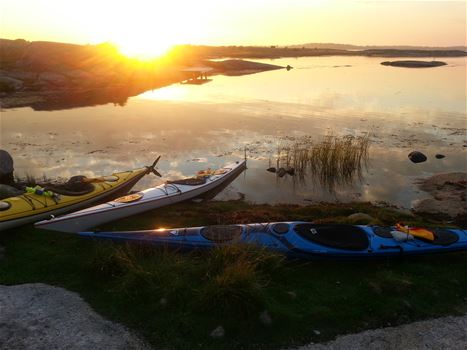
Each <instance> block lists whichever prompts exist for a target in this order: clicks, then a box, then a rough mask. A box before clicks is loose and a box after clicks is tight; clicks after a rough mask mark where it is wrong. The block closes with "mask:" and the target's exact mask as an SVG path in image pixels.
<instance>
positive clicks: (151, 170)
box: [146, 156, 162, 177]
mask: <svg viewBox="0 0 467 350" xmlns="http://www.w3.org/2000/svg"><path fill="white" fill-rule="evenodd" d="M159 159H161V156H159V157H157V158H156V160H155V161H154V163H152V165H151V166H146V168H147V169H148V170H147V173H148V174H149V173H153V174H154V175H156V176H159V177H162V175H161V174H160V173H159V172H158V171H157V170H156V164H157V162H158V161H159Z"/></svg>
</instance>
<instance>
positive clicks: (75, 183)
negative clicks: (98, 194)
mask: <svg viewBox="0 0 467 350" xmlns="http://www.w3.org/2000/svg"><path fill="white" fill-rule="evenodd" d="M84 179H86V176H83V175H77V176H72V177H70V179H69V180H68V181H67V182H66V183H64V184H44V185H42V186H43V187H44V188H45V189H46V190H47V191H52V192H54V193H57V194H61V195H64V196H82V195H85V194H88V193H90V192H92V191H94V186H93V185H92V184H91V183H89V182H86V181H84Z"/></svg>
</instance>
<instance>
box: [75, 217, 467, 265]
mask: <svg viewBox="0 0 467 350" xmlns="http://www.w3.org/2000/svg"><path fill="white" fill-rule="evenodd" d="M391 231H394V227H377V226H363V225H355V226H354V225H315V224H312V223H307V222H277V223H262V224H248V225H227V226H204V227H193V228H175V229H158V230H147V231H120V232H119V231H114V232H80V233H79V235H81V236H84V237H88V238H99V239H110V240H114V241H133V242H140V243H149V244H154V245H162V246H170V247H175V248H180V249H197V248H213V247H216V246H222V245H228V244H236V243H248V244H255V245H258V246H261V247H265V248H268V249H271V250H274V251H277V252H280V253H284V254H286V255H289V256H291V257H296V258H305V259H313V258H318V257H321V258H323V257H324V258H326V257H328V258H352V259H353V258H357V259H368V258H372V257H386V256H407V255H418V254H430V253H441V252H450V251H461V250H467V231H466V230H460V229H444V228H443V229H432V232H434V234H435V236H438V237H440V239H439V240H436V239H435V240H434V241H427V240H423V239H418V238H413V239H411V240H407V241H397V240H396V239H395V238H394V237H393V236H392V235H391V236H388V232H391Z"/></svg>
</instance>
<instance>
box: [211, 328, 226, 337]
mask: <svg viewBox="0 0 467 350" xmlns="http://www.w3.org/2000/svg"><path fill="white" fill-rule="evenodd" d="M224 335H225V330H224V327H222V326H219V327H217V328H216V329H214V330H213V331H212V332H211V338H214V339H220V338H223V337H224Z"/></svg>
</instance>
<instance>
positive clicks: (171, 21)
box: [0, 0, 467, 54]
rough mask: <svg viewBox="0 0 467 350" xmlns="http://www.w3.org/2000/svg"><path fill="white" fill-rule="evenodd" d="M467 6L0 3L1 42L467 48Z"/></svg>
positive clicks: (302, 1)
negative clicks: (321, 44) (342, 44)
mask: <svg viewBox="0 0 467 350" xmlns="http://www.w3.org/2000/svg"><path fill="white" fill-rule="evenodd" d="M466 7H467V2H466V1H418V0H416V1H401V0H389V1H380V0H373V1H372V0H367V1H363V0H359V1H357V0H233V1H231V0H198V1H193V0H191V1H190V0H186V1H181V0H170V1H167V0H165V1H160V0H131V1H128V0H126V1H119V0H112V1H110V0H80V1H66V0H0V37H2V38H7V39H17V38H22V39H26V40H31V41H32V40H46V41H58V42H70V43H78V44H95V43H101V42H112V43H115V44H117V45H118V46H119V47H120V48H121V49H122V50H123V51H124V52H125V51H126V52H127V53H129V54H131V53H134V54H137V53H138V51H139V53H141V54H144V53H145V52H146V53H148V54H150V53H154V54H155V53H158V52H159V51H163V50H164V49H166V48H167V47H169V46H171V45H173V44H185V43H189V44H206V45H293V44H303V43H310V42H323V43H329V42H332V43H345V44H357V45H417V46H419V45H423V46H459V45H467V39H466V35H467V34H466V17H467V13H466V12H467V9H466Z"/></svg>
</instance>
